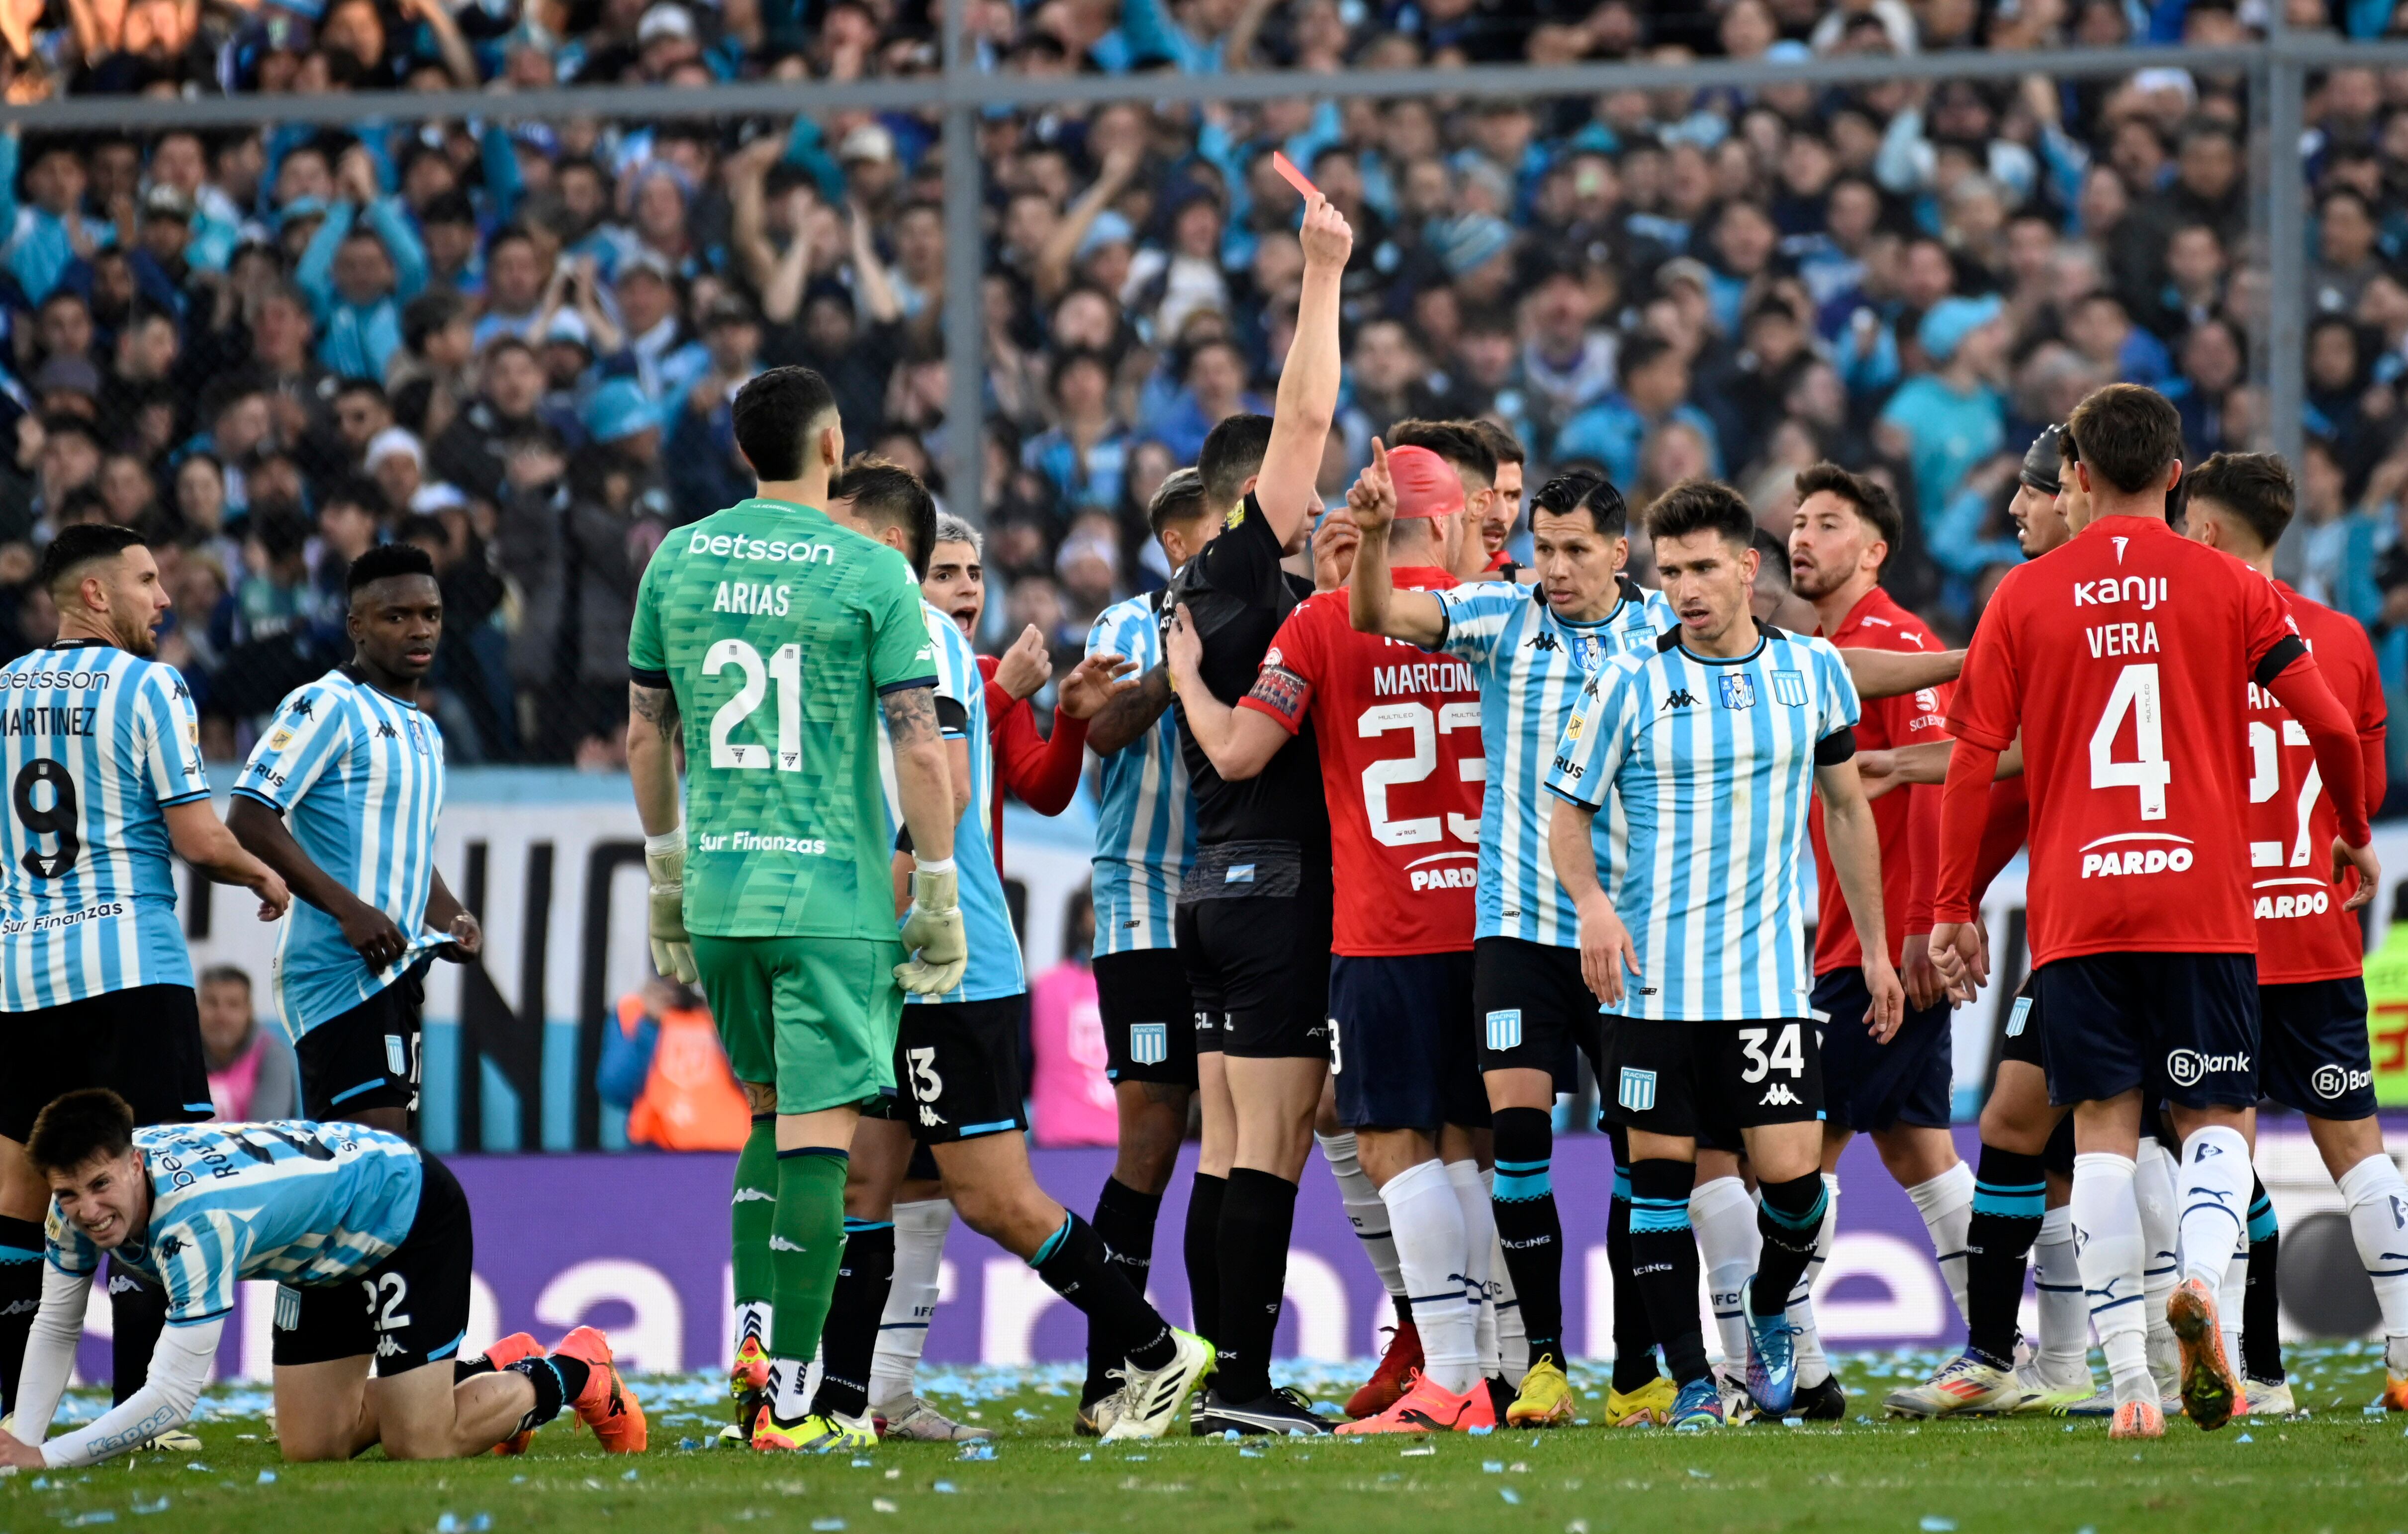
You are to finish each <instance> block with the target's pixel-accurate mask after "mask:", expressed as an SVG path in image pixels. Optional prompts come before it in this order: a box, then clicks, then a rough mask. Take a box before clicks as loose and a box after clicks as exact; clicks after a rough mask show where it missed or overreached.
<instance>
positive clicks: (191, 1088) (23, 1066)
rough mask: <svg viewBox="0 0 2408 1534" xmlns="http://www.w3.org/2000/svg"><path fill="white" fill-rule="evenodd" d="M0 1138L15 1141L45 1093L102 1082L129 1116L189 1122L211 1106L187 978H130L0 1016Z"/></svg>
mask: <svg viewBox="0 0 2408 1534" xmlns="http://www.w3.org/2000/svg"><path fill="white" fill-rule="evenodd" d="M0 1054H5V1056H6V1058H7V1064H6V1065H5V1066H0V1139H7V1140H15V1141H16V1142H17V1143H19V1144H20V1145H22V1144H23V1143H24V1142H25V1140H26V1138H27V1137H28V1136H29V1135H31V1134H32V1133H33V1129H34V1116H35V1115H36V1114H37V1113H39V1112H40V1111H42V1110H43V1109H45V1108H47V1107H49V1106H50V1099H51V1098H53V1097H58V1096H59V1095H60V1094H61V1093H65V1092H73V1091H75V1090H76V1089H77V1088H79V1087H86V1086H105V1087H107V1088H108V1089H109V1090H110V1091H111V1092H114V1093H116V1094H117V1095H118V1096H119V1097H123V1098H124V1099H125V1101H126V1103H127V1105H128V1106H130V1107H131V1108H132V1109H133V1110H134V1122H135V1123H136V1124H137V1125H142V1124H190V1123H192V1122H193V1121H194V1120H196V1119H205V1118H208V1117H209V1116H210V1115H211V1114H213V1113H215V1112H216V1111H217V1110H216V1109H215V1108H214V1107H212V1106H211V1105H210V1102H209V1070H208V1062H207V1061H206V1060H205V1059H204V1058H203V1056H202V1054H201V1010H200V1005H199V1003H198V1002H197V1001H196V1000H194V998H193V988H192V987H191V986H189V985H136V986H134V987H133V988H131V989H130V990H123V991H104V992H102V993H101V994H100V995H98V996H85V997H83V998H81V999H80V1000H77V1001H63V1002H61V1003H59V1004H58V1005H57V1006H55V1007H40V1008H36V1009H35V1010H34V1011H29V1012H11V1013H9V1014H7V1016H5V1017H0Z"/></svg>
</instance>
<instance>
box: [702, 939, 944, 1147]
mask: <svg viewBox="0 0 2408 1534" xmlns="http://www.w3.org/2000/svg"><path fill="white" fill-rule="evenodd" d="M903 958H904V954H903V945H902V944H901V943H899V942H896V941H893V940H891V939H865V938H707V937H704V936H703V935H702V934H700V933H696V934H695V937H694V962H695V968H698V969H700V970H701V971H702V994H703V996H704V997H705V998H706V999H708V1000H709V1001H710V1015H711V1017H712V1018H713V1019H714V1020H716V1021H717V1023H718V1025H719V1037H720V1040H721V1041H722V1042H723V1043H724V1044H725V1045H726V1046H727V1063H728V1066H729V1067H730V1068H732V1069H733V1070H734V1071H735V1072H736V1079H737V1080H738V1081H739V1082H773V1083H775V1085H776V1086H777V1089H778V1111H779V1112H780V1113H816V1112H819V1111H821V1110H823V1109H828V1108H842V1107H845V1106H847V1105H849V1104H853V1103H861V1102H867V1101H868V1100H869V1099H870V1098H873V1097H878V1096H879V1095H881V1094H882V1093H886V1094H891V1093H893V1092H894V1090H895V1031H896V1026H897V1025H899V1024H900V1023H901V1022H902V1018H903V988H902V987H901V986H900V985H898V984H896V981H895V966H896V965H898V964H900V963H902V962H903Z"/></svg>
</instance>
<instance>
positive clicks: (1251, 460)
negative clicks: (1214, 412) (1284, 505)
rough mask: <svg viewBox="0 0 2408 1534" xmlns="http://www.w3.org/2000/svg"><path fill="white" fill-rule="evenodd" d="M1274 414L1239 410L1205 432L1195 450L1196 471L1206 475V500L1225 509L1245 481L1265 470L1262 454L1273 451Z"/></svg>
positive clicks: (1235, 501)
mask: <svg viewBox="0 0 2408 1534" xmlns="http://www.w3.org/2000/svg"><path fill="white" fill-rule="evenodd" d="M1270 445H1271V418H1270V417H1269V416H1267V415H1255V414H1254V413H1252V412H1251V411H1245V410H1240V412H1238V413H1237V414H1236V415H1233V416H1231V417H1229V418H1228V419H1227V420H1226V421H1224V422H1222V423H1220V424H1219V425H1217V426H1215V427H1213V428H1212V429H1211V431H1210V432H1207V433H1206V434H1205V436H1204V446H1203V447H1202V448H1201V449H1199V450H1197V454H1196V472H1197V473H1198V474H1200V475H1202V476H1203V477H1204V504H1205V505H1206V506H1207V507H1209V508H1210V509H1212V510H1215V511H1226V510H1227V509H1229V508H1231V507H1233V506H1235V505H1237V504H1238V497H1239V496H1240V495H1243V494H1244V490H1245V483H1246V481H1247V480H1251V479H1253V478H1254V476H1255V475H1256V474H1258V473H1260V472H1261V471H1262V466H1263V454H1264V453H1266V452H1269V451H1270Z"/></svg>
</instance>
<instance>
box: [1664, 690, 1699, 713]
mask: <svg viewBox="0 0 2408 1534" xmlns="http://www.w3.org/2000/svg"><path fill="white" fill-rule="evenodd" d="M1697 706H1698V696H1697V695H1696V694H1695V693H1692V692H1690V691H1689V690H1688V689H1687V688H1686V687H1675V688H1673V689H1672V695H1671V696H1670V697H1668V698H1666V699H1665V700H1664V708H1665V709H1694V708H1696V707H1697ZM1663 711H1664V710H1663V709H1658V710H1656V712H1658V713H1661V712H1663Z"/></svg>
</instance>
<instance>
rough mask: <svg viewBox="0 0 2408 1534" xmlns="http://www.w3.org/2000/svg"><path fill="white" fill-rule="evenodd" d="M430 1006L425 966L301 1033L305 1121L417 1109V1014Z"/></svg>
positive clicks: (298, 1047)
mask: <svg viewBox="0 0 2408 1534" xmlns="http://www.w3.org/2000/svg"><path fill="white" fill-rule="evenodd" d="M425 1002H426V964H425V963H420V964H417V965H413V966H412V967H410V968H408V969H405V970H403V971H402V972H401V974H400V976H399V978H397V979H395V980H394V982H393V983H392V984H391V985H388V986H386V987H385V988H384V989H383V990H381V991H379V992H378V993H377V994H376V995H374V996H370V997H368V998H367V999H366V1001H363V1002H361V1003H360V1004H359V1005H358V1006H356V1007H354V1008H352V1009H351V1011H348V1012H345V1013H343V1014H342V1015H341V1016H340V1017H330V1018H328V1019H326V1021H324V1022H323V1023H321V1024H319V1025H317V1026H316V1027H314V1028H311V1029H310V1030H309V1031H308V1033H305V1034H303V1035H302V1036H301V1042H299V1043H298V1044H295V1045H294V1047H293V1053H294V1056H295V1057H297V1058H298V1059H299V1061H300V1064H301V1116H302V1117H303V1118H309V1119H319V1120H327V1119H348V1118H350V1117H351V1116H352V1115H353V1114H355V1113H361V1112H365V1111H367V1110H368V1109H371V1108H398V1109H400V1110H402V1111H404V1112H415V1111H417V1109H418V1076H419V1062H418V1051H419V1024H418V1019H419V1013H420V1012H421V1011H423V1009H424V1006H425Z"/></svg>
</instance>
